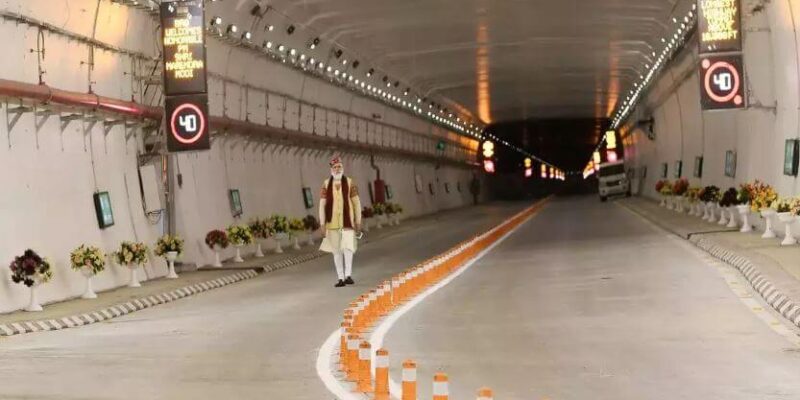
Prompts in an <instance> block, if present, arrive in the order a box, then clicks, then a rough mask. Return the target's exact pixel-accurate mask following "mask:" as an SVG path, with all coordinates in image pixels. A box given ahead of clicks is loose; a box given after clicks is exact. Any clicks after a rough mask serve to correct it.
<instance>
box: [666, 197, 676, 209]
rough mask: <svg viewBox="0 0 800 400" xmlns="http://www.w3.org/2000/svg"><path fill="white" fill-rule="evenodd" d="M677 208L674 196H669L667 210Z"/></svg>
mask: <svg viewBox="0 0 800 400" xmlns="http://www.w3.org/2000/svg"><path fill="white" fill-rule="evenodd" d="M674 209H675V199H673V197H672V196H667V210H674Z"/></svg>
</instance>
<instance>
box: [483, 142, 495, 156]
mask: <svg viewBox="0 0 800 400" xmlns="http://www.w3.org/2000/svg"><path fill="white" fill-rule="evenodd" d="M492 156H494V143H492V142H490V141H488V140H487V141H485V142H483V157H484V158H492Z"/></svg>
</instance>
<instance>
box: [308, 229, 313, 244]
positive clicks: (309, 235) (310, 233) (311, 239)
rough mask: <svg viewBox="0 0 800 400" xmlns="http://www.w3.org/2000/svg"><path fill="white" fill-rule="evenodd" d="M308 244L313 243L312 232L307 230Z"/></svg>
mask: <svg viewBox="0 0 800 400" xmlns="http://www.w3.org/2000/svg"><path fill="white" fill-rule="evenodd" d="M308 245H309V246H313V245H314V232H308Z"/></svg>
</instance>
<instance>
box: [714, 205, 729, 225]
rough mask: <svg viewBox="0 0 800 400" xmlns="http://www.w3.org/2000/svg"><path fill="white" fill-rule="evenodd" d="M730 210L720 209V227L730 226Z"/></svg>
mask: <svg viewBox="0 0 800 400" xmlns="http://www.w3.org/2000/svg"><path fill="white" fill-rule="evenodd" d="M727 213H728V208H727V207H722V206H720V207H719V222H717V223H718V224H719V225H722V226H725V225H728V215H727Z"/></svg>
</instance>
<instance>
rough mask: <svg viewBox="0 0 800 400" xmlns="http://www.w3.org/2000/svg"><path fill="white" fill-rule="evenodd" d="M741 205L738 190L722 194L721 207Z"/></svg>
mask: <svg viewBox="0 0 800 400" xmlns="http://www.w3.org/2000/svg"><path fill="white" fill-rule="evenodd" d="M738 204H739V194H738V191H737V190H736V188H730V189H728V190H726V191H725V193H723V194H722V197H721V198H720V200H719V205H720V207H730V206H735V205H738Z"/></svg>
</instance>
